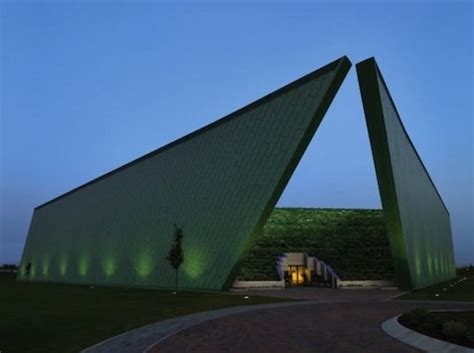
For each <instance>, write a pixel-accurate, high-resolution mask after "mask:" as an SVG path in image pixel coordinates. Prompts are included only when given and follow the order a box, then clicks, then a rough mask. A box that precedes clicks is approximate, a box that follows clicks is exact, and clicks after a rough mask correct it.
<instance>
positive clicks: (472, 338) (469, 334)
mask: <svg viewBox="0 0 474 353" xmlns="http://www.w3.org/2000/svg"><path fill="white" fill-rule="evenodd" d="M464 337H466V339H467V340H468V342H471V343H474V328H470V329H468V330H467V331H466V333H465V335H464Z"/></svg>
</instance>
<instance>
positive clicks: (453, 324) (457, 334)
mask: <svg viewBox="0 0 474 353" xmlns="http://www.w3.org/2000/svg"><path fill="white" fill-rule="evenodd" d="M466 331H467V327H466V325H465V324H464V323H463V322H461V321H454V320H451V321H447V322H445V323H444V324H443V334H444V335H445V336H446V337H447V338H462V337H464V334H465V333H466Z"/></svg>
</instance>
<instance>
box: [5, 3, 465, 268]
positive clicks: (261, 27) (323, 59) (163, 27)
mask: <svg viewBox="0 0 474 353" xmlns="http://www.w3.org/2000/svg"><path fill="white" fill-rule="evenodd" d="M0 1H1V0H0ZM178 2H179V1H178ZM0 11H1V17H0V22H1V37H0V43H1V53H0V60H1V72H0V74H1V76H0V80H1V92H0V94H1V97H0V105H1V111H0V114H1V116H0V118H1V125H0V146H1V147H0V163H1V164H0V171H1V174H0V188H1V189H0V201H1V203H0V217H1V219H0V264H3V263H18V262H19V260H20V256H21V252H22V250H23V246H24V243H25V239H26V236H27V232H28V226H29V222H30V220H31V216H32V212H33V208H34V207H36V206H38V205H39V204H41V203H44V202H45V201H48V200H50V199H52V198H54V197H56V196H58V195H60V194H62V193H64V192H66V191H68V190H70V189H72V188H74V187H77V186H79V185H81V184H83V183H85V182H87V181H89V180H91V179H93V178H95V177H97V176H100V175H101V174H104V173H106V172H108V171H110V170H112V169H114V168H116V167H119V166H121V165H122V164H125V163H127V162H129V161H131V160H133V159H135V158H137V157H140V156H141V155H143V154H145V153H147V152H150V151H152V150H154V149H156V148H158V147H160V146H162V145H164V144H166V143H168V142H171V141H173V140H175V139H176V138H178V137H181V136H183V135H184V134H187V133H189V132H192V131H193V130H195V129H197V128H200V127H202V126H203V125H206V124H208V123H210V122H212V121H214V120H217V119H218V118H221V117H222V116H224V115H226V114H228V113H231V112H232V111H234V110H236V109H238V108H240V107H242V106H244V105H246V104H248V103H250V102H252V101H254V100H256V99H258V98H260V97H261V96H263V95H265V94H267V93H269V92H271V91H273V90H275V89H277V88H279V87H281V86H282V85H284V84H286V83H289V82H291V81H293V80H295V79H297V78H299V77H300V76H302V75H304V74H306V73H308V72H311V71H313V70H315V69H317V68H319V67H320V66H323V65H325V64H327V63H329V62H330V61H333V60H335V59H337V58H338V57H340V56H343V55H347V56H348V57H349V59H350V60H351V61H352V63H353V64H354V65H355V64H356V63H357V62H359V61H361V60H363V59H366V58H367V57H371V56H375V58H376V59H377V61H378V64H379V66H380V69H381V70H382V73H383V75H384V78H385V80H386V82H387V84H388V87H389V89H390V92H391V94H392V97H393V99H394V100H395V103H396V105H397V108H398V111H399V113H400V115H401V118H402V120H403V122H404V124H405V127H406V129H407V131H408V133H409V134H410V137H411V139H412V141H413V143H414V144H415V146H416V148H417V150H418V153H419V154H420V156H421V158H422V159H423V161H424V163H425V166H426V167H427V169H428V171H429V173H430V175H431V177H432V179H433V181H434V183H435V184H436V186H437V188H438V190H439V192H440V194H441V196H442V197H443V199H444V201H445V203H446V205H447V207H448V209H449V210H450V214H451V224H452V230H453V237H454V245H455V251H456V261H457V264H458V265H465V264H469V263H473V264H474V240H473V234H474V221H473V219H474V208H473V207H474V206H473V198H474V191H473V189H474V187H473V165H474V159H473V105H472V98H473V61H474V58H473V44H472V43H473V39H474V38H473V5H472V2H471V1H444V2H440V1H434V2H428V1H421V2H413V1H398V2H388V1H381V2H380V4H379V3H378V2H376V1H370V2H357V3H356V2H355V1H350V2H341V1H339V2H335V3H333V2H329V1H328V2H322V3H320V5H311V4H309V3H308V2H298V1H292V2H291V4H289V3H288V4H285V3H284V2H281V1H280V2H277V3H276V4H273V3H271V2H270V1H262V2H259V1H256V2H255V3H253V2H242V3H241V4H237V2H235V3H233V4H232V5H230V4H227V5H219V4H218V3H217V2H215V3H212V2H207V3H205V4H202V3H201V4H196V3H194V2H191V1H180V2H179V4H174V5H173V4H170V3H169V4H165V3H159V2H133V3H132V2H112V1H97V2H92V1H87V2H82V4H79V2H73V1H63V2H60V1H42V2H41V3H40V4H38V2H27V1H18V2H15V1H4V0H3V1H1V2H0ZM278 204H279V206H300V207H301V206H302V207H342V208H380V207H381V204H380V196H379V193H378V188H377V182H376V177H375V170H374V165H373V161H372V155H371V151H370V145H369V139H368V134H367V129H366V125H365V118H364V114H363V109H362V102H361V99H360V93H359V87H358V84H357V78H356V73H355V68H354V67H353V68H352V69H351V71H350V72H349V74H348V76H347V78H346V80H345V82H344V83H343V85H342V87H341V89H340V91H339V93H338V94H337V96H336V98H335V99H334V101H333V104H332V105H331V107H330V109H329V111H328V113H327V114H326V116H325V118H324V120H323V122H322V124H321V126H320V128H319V130H318V132H317V133H316V135H315V137H314V138H313V140H312V142H311V145H310V147H309V148H308V149H307V151H306V153H305V155H304V157H303V159H302V161H301V162H300V164H299V166H298V168H297V170H296V172H295V174H294V175H293V177H292V179H291V181H290V183H289V184H288V186H287V188H286V190H285V192H284V194H283V196H282V197H281V199H280V201H279V203H278ZM316 255H317V254H316Z"/></svg>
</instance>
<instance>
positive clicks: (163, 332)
mask: <svg viewBox="0 0 474 353" xmlns="http://www.w3.org/2000/svg"><path fill="white" fill-rule="evenodd" d="M397 293H398V292H395V291H383V290H330V289H306V288H302V289H294V290H285V291H274V292H273V293H272V292H266V291H265V292H263V293H262V291H259V292H251V293H240V294H241V295H244V294H247V295H255V294H265V295H271V294H273V295H274V296H288V297H292V298H305V299H310V300H311V301H304V302H290V303H275V304H267V305H256V306H247V307H235V308H228V309H221V310H216V311H211V312H207V313H198V314H193V315H189V316H184V317H180V318H175V319H171V320H166V321H161V322H158V323H155V324H152V325H149V326H146V327H144V328H140V329H137V330H134V331H131V332H128V333H125V334H124V335H121V336H118V337H115V338H112V339H111V340H108V341H106V342H104V343H102V344H99V345H97V346H95V347H91V348H90V349H87V350H86V352H88V353H98V352H114V353H125V352H127V353H128V352H136V353H141V352H147V353H167V352H180V353H186V352H189V353H200V352H206V353H212V352H219V353H221V352H227V353H241V352H245V353H252V352H255V353H257V352H265V353H267V352H268V353H280V352H282V353H283V352H294V353H300V352H301V353H303V352H312V353H314V352H364V353H371V352H377V353H379V352H387V353H390V352H397V353H398V352H401V353H403V352H419V351H418V350H416V349H413V348H411V347H409V346H407V345H406V344H404V343H401V342H399V341H397V340H396V339H394V338H392V337H390V336H388V335H387V334H385V333H384V332H383V331H382V329H381V327H380V325H381V323H382V322H383V321H384V320H385V319H387V318H389V317H392V316H394V315H397V314H399V313H401V312H404V311H407V310H410V309H411V308H414V307H424V308H432V309H469V310H474V303H471V304H465V303H464V304H454V303H422V302H401V301H388V298H390V297H391V296H393V295H395V294H397Z"/></svg>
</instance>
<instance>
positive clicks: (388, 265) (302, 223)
mask: <svg viewBox="0 0 474 353" xmlns="http://www.w3.org/2000/svg"><path fill="white" fill-rule="evenodd" d="M285 252H307V253H309V254H310V255H314V256H316V257H317V258H318V259H320V260H323V261H325V262H326V263H328V264H329V265H331V267H332V268H333V269H334V270H335V271H336V273H337V275H338V276H339V277H340V278H341V279H342V280H393V278H394V269H393V263H392V256H391V253H390V245H389V242H388V236H387V232H386V229H385V222H384V218H383V212H382V210H368V209H323V208H319V209H318V208H275V210H274V211H273V213H272V215H271V216H270V218H269V220H268V222H267V224H266V225H265V227H264V232H263V234H262V235H261V236H260V238H259V239H258V240H257V243H256V246H255V248H254V249H253V250H252V251H251V253H250V254H249V256H248V257H247V259H246V260H245V261H244V263H243V266H242V268H241V270H240V274H239V276H238V279H240V280H247V281H252V280H277V279H278V275H277V273H276V270H275V260H276V257H277V256H279V255H280V254H282V253H285Z"/></svg>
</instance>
